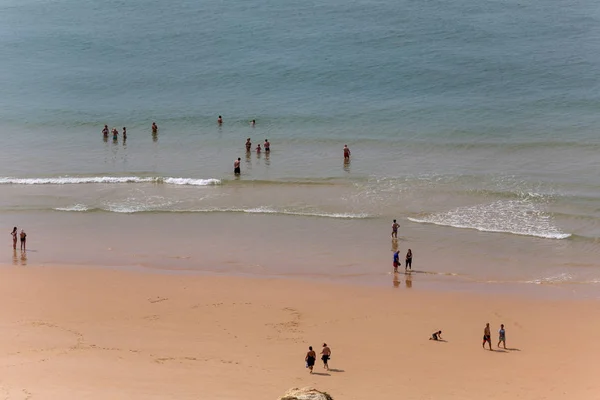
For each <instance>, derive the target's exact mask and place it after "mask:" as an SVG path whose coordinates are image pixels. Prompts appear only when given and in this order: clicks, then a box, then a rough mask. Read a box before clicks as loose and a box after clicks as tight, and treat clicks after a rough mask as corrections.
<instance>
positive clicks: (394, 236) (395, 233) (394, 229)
mask: <svg viewBox="0 0 600 400" xmlns="http://www.w3.org/2000/svg"><path fill="white" fill-rule="evenodd" d="M398 228H400V224H399V223H397V222H396V220H394V223H393V224H392V239H398Z"/></svg>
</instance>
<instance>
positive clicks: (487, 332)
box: [482, 322, 492, 351]
mask: <svg viewBox="0 0 600 400" xmlns="http://www.w3.org/2000/svg"><path fill="white" fill-rule="evenodd" d="M486 342H487V343H489V345H490V351H492V334H491V332H490V323H489V322H488V323H487V324H485V329H484V330H483V344H482V346H483V348H484V349H485V343H486Z"/></svg>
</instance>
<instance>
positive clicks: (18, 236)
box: [10, 226, 27, 251]
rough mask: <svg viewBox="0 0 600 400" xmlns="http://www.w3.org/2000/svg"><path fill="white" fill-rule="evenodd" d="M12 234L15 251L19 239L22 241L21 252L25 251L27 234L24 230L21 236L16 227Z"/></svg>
mask: <svg viewBox="0 0 600 400" xmlns="http://www.w3.org/2000/svg"><path fill="white" fill-rule="evenodd" d="M10 234H11V235H12V240H13V250H16V249H17V239H18V238H20V239H21V251H25V250H26V248H27V234H26V233H25V231H24V230H23V229H21V233H20V234H19V233H18V229H17V227H16V226H15V227H14V228H13V230H12V232H11V233H10Z"/></svg>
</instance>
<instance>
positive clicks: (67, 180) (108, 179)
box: [0, 176, 221, 186]
mask: <svg viewBox="0 0 600 400" xmlns="http://www.w3.org/2000/svg"><path fill="white" fill-rule="evenodd" d="M91 183H106V184H117V183H165V184H169V185H187V186H209V185H218V184H220V183H221V181H220V180H219V179H214V178H209V179H192V178H171V177H167V178H163V177H139V176H89V177H70V176H63V177H55V178H10V177H4V178H0V185H75V184H91Z"/></svg>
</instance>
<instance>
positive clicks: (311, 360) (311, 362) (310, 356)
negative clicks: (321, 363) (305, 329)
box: [304, 346, 317, 374]
mask: <svg viewBox="0 0 600 400" xmlns="http://www.w3.org/2000/svg"><path fill="white" fill-rule="evenodd" d="M316 359H317V353H315V352H314V351H313V348H312V346H308V353H306V357H304V361H306V368H308V369H309V370H310V373H311V374H312V373H313V367H314V366H315V360H316Z"/></svg>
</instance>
